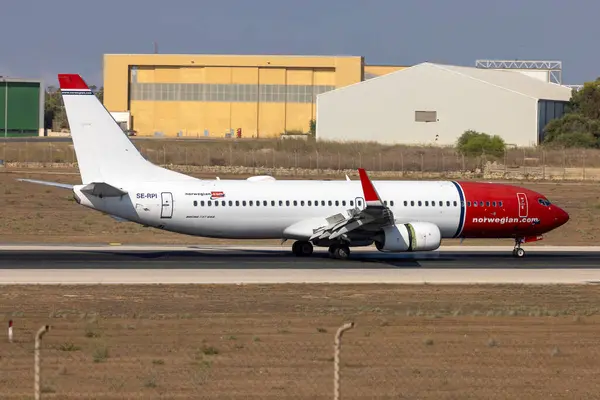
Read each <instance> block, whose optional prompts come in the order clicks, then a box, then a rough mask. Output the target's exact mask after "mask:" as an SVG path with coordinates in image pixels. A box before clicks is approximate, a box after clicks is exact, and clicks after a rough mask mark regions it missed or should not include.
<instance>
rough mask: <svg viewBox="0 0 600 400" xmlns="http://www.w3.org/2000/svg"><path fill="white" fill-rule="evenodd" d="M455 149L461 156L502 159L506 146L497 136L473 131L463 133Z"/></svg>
mask: <svg viewBox="0 0 600 400" xmlns="http://www.w3.org/2000/svg"><path fill="white" fill-rule="evenodd" d="M456 147H457V148H458V151H459V152H460V153H461V154H464V155H466V156H480V155H484V154H485V155H491V156H494V157H502V155H503V154H504V149H505V148H506V144H505V143H504V140H503V139H502V138H501V137H500V136H498V135H494V136H490V135H488V134H487V133H482V132H477V131H473V130H468V131H465V132H464V133H463V134H462V135H461V136H460V137H459V138H458V140H457V142H456Z"/></svg>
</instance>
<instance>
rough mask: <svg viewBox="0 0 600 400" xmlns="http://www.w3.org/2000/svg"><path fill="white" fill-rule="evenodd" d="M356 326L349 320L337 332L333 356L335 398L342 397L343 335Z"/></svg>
mask: <svg viewBox="0 0 600 400" xmlns="http://www.w3.org/2000/svg"><path fill="white" fill-rule="evenodd" d="M353 327H354V322H348V323H346V324H344V325H342V326H341V327H340V328H339V329H338V330H337V332H336V334H335V344H334V358H333V399H334V400H339V398H340V347H341V341H342V335H343V333H344V332H346V331H347V330H349V329H352V328H353Z"/></svg>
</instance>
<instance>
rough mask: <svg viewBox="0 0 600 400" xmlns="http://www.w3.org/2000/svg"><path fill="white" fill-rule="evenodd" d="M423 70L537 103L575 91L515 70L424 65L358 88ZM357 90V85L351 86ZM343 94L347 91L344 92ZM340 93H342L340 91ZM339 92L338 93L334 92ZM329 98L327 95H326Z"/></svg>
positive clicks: (569, 94)
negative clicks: (497, 89) (494, 88)
mask: <svg viewBox="0 0 600 400" xmlns="http://www.w3.org/2000/svg"><path fill="white" fill-rule="evenodd" d="M415 70H417V71H418V70H423V72H424V73H435V72H447V73H452V74H456V75H460V76H461V77H463V78H467V79H473V80H476V81H479V82H481V83H483V84H486V85H491V86H495V87H497V88H501V89H504V90H509V91H511V92H514V93H518V94H520V95H522V96H527V97H530V98H534V99H543V100H556V101H569V99H570V98H571V89H570V88H568V87H566V86H562V85H559V84H556V83H552V82H545V81H542V80H540V79H538V78H533V77H531V76H528V75H525V74H522V73H520V72H517V71H511V70H493V69H483V68H475V67H462V66H456V65H445V64H435V63H429V62H424V63H421V64H417V65H414V66H412V67H409V68H405V69H402V70H400V71H395V72H391V73H389V74H387V75H383V76H379V77H377V78H373V79H369V80H366V81H363V82H359V83H357V84H355V85H362V84H368V83H369V82H371V81H373V80H376V79H389V78H392V79H393V76H395V75H397V76H398V77H400V76H401V74H403V73H406V72H408V71H413V72H416V71H415ZM351 86H354V85H351ZM341 89H342V90H343V89H344V88H341ZM338 90H339V89H338ZM334 92H335V91H334ZM324 94H326V93H324Z"/></svg>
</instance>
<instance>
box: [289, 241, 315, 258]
mask: <svg viewBox="0 0 600 400" xmlns="http://www.w3.org/2000/svg"><path fill="white" fill-rule="evenodd" d="M292 252H293V253H294V254H295V255H296V256H298V257H308V256H310V255H311V254H312V253H313V245H312V243H310V242H306V241H303V240H299V241H297V242H294V244H293V245H292Z"/></svg>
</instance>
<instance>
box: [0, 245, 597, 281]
mask: <svg viewBox="0 0 600 400" xmlns="http://www.w3.org/2000/svg"><path fill="white" fill-rule="evenodd" d="M424 282H427V283H531V284H533V283H537V284H552V283H571V284H579V283H596V282H599V283H600V249H598V248H558V249H557V248H541V247H538V248H530V249H528V254H527V256H526V257H525V258H521V259H515V258H513V257H512V255H511V248H510V247H508V248H507V247H502V248H476V249H473V248H472V247H470V248H452V249H448V248H444V249H442V250H440V251H435V252H429V253H410V254H406V253H404V254H383V253H380V252H377V251H371V250H363V251H360V250H356V251H354V252H353V253H352V256H351V259H350V260H346V261H340V260H333V259H330V258H329V257H328V256H327V253H326V252H325V251H322V250H321V249H318V250H317V251H316V252H315V253H314V254H313V256H312V257H308V258H297V257H295V256H293V255H291V253H290V251H289V250H288V249H287V248H285V249H282V248H279V247H275V248H265V247H228V246H178V247H173V246H152V247H151V246H127V247H125V246H123V247H120V246H114V247H112V246H0V284H95V283H105V284H159V283H163V284H174V283H177V284H188V283H202V284H227V283H229V284H231V283H236V284H239V283H424Z"/></svg>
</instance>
